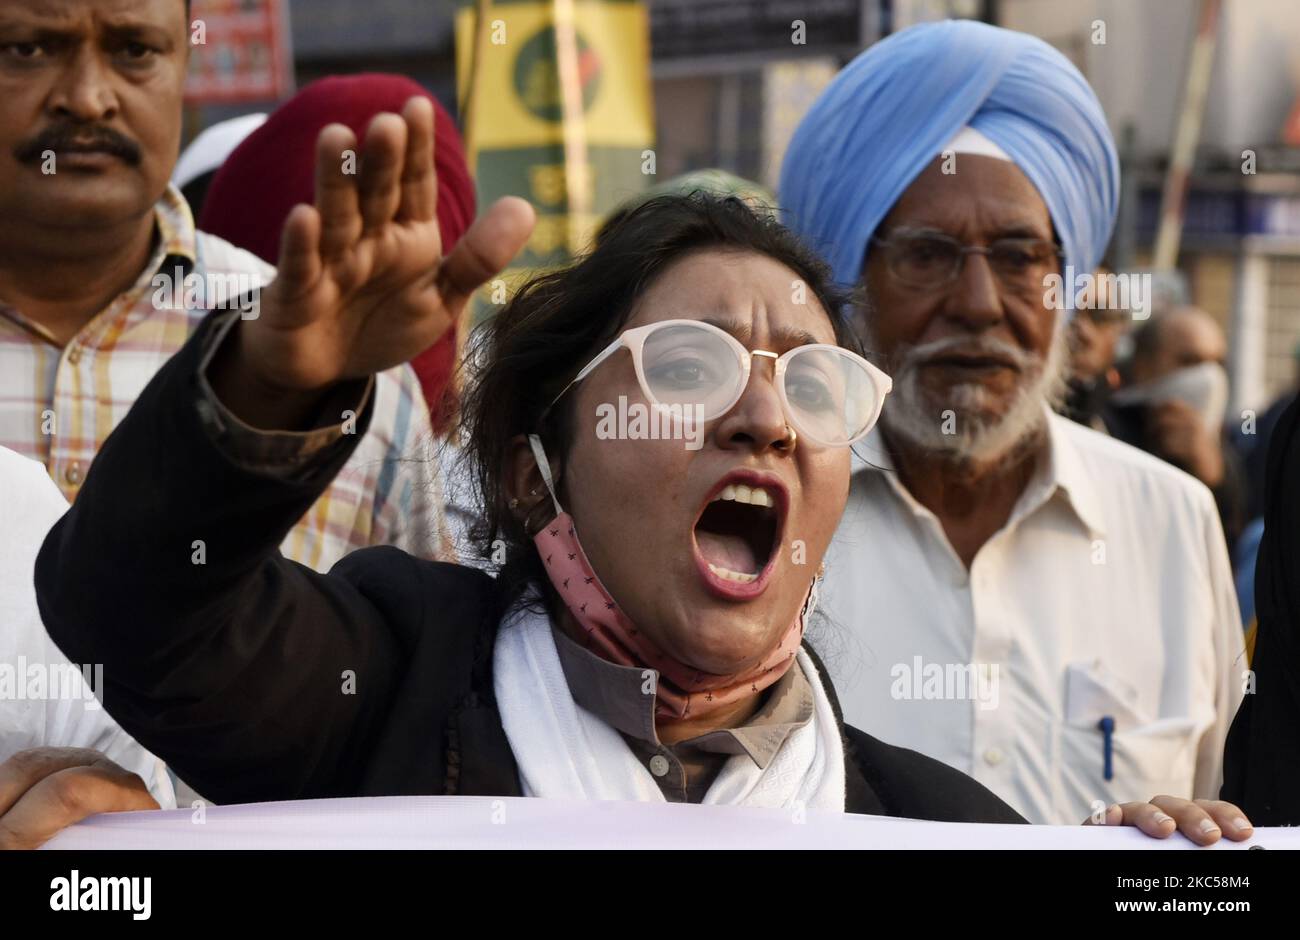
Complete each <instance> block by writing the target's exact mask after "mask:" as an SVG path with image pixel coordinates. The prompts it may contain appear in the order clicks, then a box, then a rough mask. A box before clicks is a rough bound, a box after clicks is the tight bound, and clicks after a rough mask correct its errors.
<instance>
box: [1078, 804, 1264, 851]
mask: <svg viewBox="0 0 1300 940" xmlns="http://www.w3.org/2000/svg"><path fill="white" fill-rule="evenodd" d="M1083 824H1084V825H1085V826H1135V827H1136V828H1138V829H1141V830H1142V831H1143V832H1145V833H1146V834H1147V835H1149V836H1151V837H1152V838H1153V839H1167V838H1169V837H1170V836H1171V835H1173V834H1174V833H1175V832H1181V833H1182V834H1183V835H1185V836H1186V837H1187V838H1189V839H1191V840H1192V841H1193V842H1195V843H1196V844H1197V845H1212V844H1213V843H1215V842H1218V841H1219V837H1220V836H1227V837H1228V838H1229V839H1231V840H1232V841H1233V842H1244V841H1246V840H1247V839H1249V838H1250V836H1251V834H1252V833H1253V832H1254V831H1255V830H1254V827H1252V826H1251V824H1250V820H1248V819H1247V818H1246V814H1245V813H1243V812H1242V811H1241V810H1240V809H1238V808H1237V807H1236V806H1234V805H1233V804H1232V803H1225V802H1224V801H1223V800H1185V799H1183V798H1181V797H1177V796H1153V797H1151V800H1150V802H1147V803H1114V804H1112V805H1110V806H1108V807H1107V808H1106V812H1105V815H1104V816H1103V817H1102V818H1100V819H1092V818H1089V819H1085V820H1084V822H1083Z"/></svg>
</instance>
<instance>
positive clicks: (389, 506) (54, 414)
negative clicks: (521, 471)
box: [0, 0, 450, 847]
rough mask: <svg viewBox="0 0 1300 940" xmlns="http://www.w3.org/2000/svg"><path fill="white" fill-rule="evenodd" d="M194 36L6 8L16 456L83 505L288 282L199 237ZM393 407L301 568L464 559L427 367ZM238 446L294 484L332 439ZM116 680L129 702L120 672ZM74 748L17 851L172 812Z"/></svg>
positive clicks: (7, 639) (378, 390) (3, 320)
mask: <svg viewBox="0 0 1300 940" xmlns="http://www.w3.org/2000/svg"><path fill="white" fill-rule="evenodd" d="M190 35H191V34H190V25H189V4H188V3H187V2H186V0H41V2H40V3H32V2H31V0H0V446H2V447H5V448H8V449H10V450H12V451H16V452H17V453H18V454H20V455H22V456H24V457H28V458H32V459H34V460H36V461H38V462H39V463H40V464H43V465H44V468H45V471H46V472H48V474H49V476H50V477H51V478H52V479H53V482H54V484H55V485H56V486H57V487H58V488H59V490H60V491H61V492H62V494H63V497H64V498H65V499H67V500H69V501H71V500H74V499H75V498H76V495H77V492H78V491H79V489H80V488H81V484H82V482H83V480H84V479H85V476H86V474H87V472H88V471H89V468H90V466H91V463H92V461H93V459H94V457H95V455H96V453H97V452H98V451H99V449H100V447H101V446H102V445H104V443H105V441H106V439H107V438H108V437H109V435H110V432H111V431H112V430H113V428H114V427H115V426H116V425H117V423H118V422H119V421H120V420H121V419H122V417H123V416H124V415H125V414H126V412H127V410H128V409H129V408H130V406H131V404H132V402H133V401H134V400H135V399H136V397H137V396H138V395H139V393H140V392H141V390H142V389H143V388H144V387H145V386H146V385H147V384H148V382H149V380H150V379H151V378H152V377H153V375H154V373H155V372H157V371H158V369H159V368H160V367H161V366H162V364H163V363H164V362H165V361H166V360H167V359H168V358H169V357H170V356H171V355H172V354H173V353H175V352H176V351H177V350H178V349H180V348H181V346H182V345H183V344H184V342H185V340H186V339H187V338H188V337H189V336H190V335H191V334H192V333H193V332H194V331H195V330H196V329H197V328H198V327H199V325H200V323H201V322H202V321H203V320H204V318H205V317H206V316H207V314H208V312H209V310H211V309H232V308H237V309H239V311H240V316H241V317H242V318H244V319H255V318H256V317H257V314H258V309H259V307H258V304H259V302H260V301H259V300H258V298H259V295H258V293H257V290H258V288H259V287H260V286H262V285H266V284H269V283H270V282H271V281H272V280H273V279H274V277H275V271H274V269H272V268H271V267H270V266H268V265H266V264H264V263H262V262H261V261H260V260H258V259H257V258H255V257H254V256H252V255H251V254H248V253H247V252H244V251H240V250H239V249H236V248H234V247H233V246H231V245H229V244H228V243H226V242H224V241H221V240H220V239H217V238H213V237H211V236H208V235H206V234H204V233H202V232H197V231H196V230H195V226H194V221H193V218H192V216H191V213H190V209H189V207H188V206H187V205H186V203H185V201H184V199H183V198H182V197H181V195H180V193H179V192H178V191H177V190H176V189H174V188H173V187H171V186H169V184H168V179H169V177H170V176H171V172H172V168H173V166H174V164H175V162H176V159H177V154H178V151H179V147H180V139H181V104H182V93H183V86H184V81H185V74H186V67H187V64H188V61H189V45H190ZM355 150H356V154H357V155H358V156H359V155H360V153H361V150H362V147H361V146H357V147H356V148H355ZM339 166H340V171H341V172H340V179H341V180H342V181H343V185H341V186H336V190H337V191H339V192H341V193H343V194H344V196H346V194H347V193H348V192H349V191H351V190H353V189H355V187H356V186H357V182H356V181H357V179H358V177H357V176H356V175H352V176H344V175H342V163H341V162H340V164H339ZM322 172H324V171H322ZM362 172H363V173H364V167H363V168H362ZM335 182H336V184H337V182H338V181H335ZM344 196H341V197H340V198H344ZM329 234H333V233H329ZM367 234H373V233H371V232H370V231H369V230H368V231H367ZM346 407H347V406H346V405H342V406H340V408H341V409H342V408H346ZM374 409H375V410H374V416H373V418H372V420H371V422H370V425H369V429H368V430H367V431H366V432H365V436H364V437H363V438H362V439H361V442H360V444H359V445H358V449H357V451H356V453H355V454H354V455H353V457H352V458H351V459H350V460H349V461H348V464H347V466H346V467H345V468H344V470H343V472H342V474H341V476H340V477H339V478H338V479H337V480H336V481H335V483H334V484H333V485H332V486H331V487H330V489H329V490H328V491H326V493H325V495H324V496H323V497H321V498H320V500H318V501H317V502H316V503H315V504H314V505H313V506H312V507H311V508H310V509H309V510H308V512H307V514H306V515H305V516H304V517H303V519H302V521H301V522H300V523H299V524H298V525H297V526H296V527H295V528H294V529H293V530H292V531H291V532H290V533H289V535H288V537H287V539H286V540H285V542H284V543H283V545H282V551H283V552H284V554H285V556H286V557H289V558H291V559H293V560H295V561H299V562H301V563H303V564H305V565H308V566H311V567H314V568H317V569H321V570H324V569H328V568H329V567H331V566H332V565H333V563H334V562H336V561H337V560H338V559H339V558H341V557H342V556H343V555H344V554H346V553H347V552H348V551H350V550H352V549H354V548H359V547H363V546H366V545H372V544H384V543H388V544H394V545H397V546H400V547H402V548H404V549H406V550H407V551H409V552H412V553H413V554H416V555H421V556H424V557H439V556H446V555H448V554H450V535H449V533H448V530H447V527H446V524H445V521H444V519H443V514H442V509H441V498H440V495H439V493H438V489H437V486H436V485H435V484H436V480H435V479H434V478H432V477H431V475H430V472H429V470H428V467H429V466H430V463H429V462H428V461H422V460H418V459H414V460H412V459H405V458H411V457H418V456H419V455H418V453H417V448H418V446H419V445H420V444H421V443H423V442H424V441H425V440H426V439H427V438H428V437H429V436H430V434H431V428H430V425H429V417H428V408H427V406H426V404H425V402H424V400H423V398H422V396H421V393H420V389H419V384H418V382H417V380H416V378H415V375H414V373H413V372H412V370H411V369H410V368H409V367H402V368H401V369H394V370H390V371H388V372H384V373H381V374H380V375H378V376H377V377H376V382H375V385H374ZM357 417H358V416H356V415H351V414H350V413H348V412H346V411H340V412H339V413H337V414H336V417H335V420H336V421H340V422H341V423H342V426H343V427H344V433H350V432H349V431H348V430H347V428H348V427H349V425H348V422H349V421H350V420H351V421H354V422H355V421H356V419H357ZM214 420H217V421H218V422H219V423H220V422H221V418H220V417H219V416H218V417H216V418H215V419H214ZM352 426H353V427H355V424H354V425H352ZM223 433H226V434H228V435H229V436H230V438H231V439H232V440H235V441H243V442H245V443H248V442H252V443H251V444H250V446H248V447H246V448H244V450H241V454H245V455H247V459H248V461H249V464H248V466H250V467H254V468H256V469H257V470H259V471H261V472H267V473H276V472H283V471H282V470H279V468H282V467H284V466H285V465H286V464H288V463H290V462H291V461H292V458H293V456H294V455H295V454H296V453H299V452H301V451H302V450H303V449H304V448H307V447H310V446H312V444H313V441H314V440H315V438H314V437H313V435H312V434H309V433H308V434H298V435H281V436H279V437H275V438H273V439H269V440H268V439H267V438H266V437H264V436H260V435H256V434H252V433H251V432H250V431H249V430H248V429H247V428H246V427H244V426H242V425H241V424H240V423H238V422H235V421H226V422H225V424H224V425H223ZM259 442H261V443H260V444H259ZM165 447H166V442H160V456H159V459H165ZM11 463H12V464H13V465H14V466H18V465H20V464H21V461H17V459H16V458H15V461H13V462H11ZM5 466H9V464H8V463H7V464H5ZM0 477H4V479H0V486H2V487H3V488H4V489H5V492H6V494H7V496H6V498H8V499H19V498H21V497H20V496H18V495H16V494H17V493H18V492H29V491H30V490H31V487H30V486H26V487H24V488H23V489H22V490H21V491H19V490H17V488H16V486H15V485H12V484H15V483H16V482H18V481H17V478H16V477H14V476H13V474H11V473H9V472H7V471H4V472H0ZM5 480H7V481H8V484H11V485H5ZM54 518H55V517H54V516H48V520H49V521H51V522H52V521H53V519H54ZM236 531H237V529H236V527H235V526H234V525H233V524H232V527H231V529H230V530H229V531H225V532H203V533H199V532H196V533H193V537H192V539H187V540H186V541H185V542H184V543H183V544H178V545H177V552H178V553H183V555H182V557H184V558H187V559H188V562H189V563H191V564H195V565H202V564H205V563H206V555H207V553H208V552H210V551H231V550H234V548H233V547H232V539H234V538H235V535H234V533H235V532H236ZM43 534H44V533H43V532H22V533H20V532H16V531H13V530H7V531H3V532H0V540H19V539H27V540H32V544H31V545H26V544H23V545H18V544H12V545H4V544H0V556H3V557H13V558H18V557H20V556H25V555H34V552H35V548H36V547H38V545H39V540H40V538H41V537H42V536H43ZM140 537H141V538H149V537H150V534H149V533H140ZM66 589H67V590H69V591H76V590H78V587H77V585H75V584H69V585H67V586H66ZM31 594H32V588H31V579H30V577H28V578H27V579H26V581H25V582H24V584H23V586H22V592H21V596H20V597H19V601H20V602H21V603H22V604H23V605H25V607H24V608H23V609H24V610H26V609H30V611H31V613H32V615H33V616H35V602H34V598H33V597H31ZM13 619H14V618H10V620H13ZM22 628H23V624H21V623H17V622H5V621H3V620H0V653H3V651H5V650H12V649H20V650H21V649H26V648H27V646H23V645H21V643H22V642H26V641H25V640H24V639H23V638H24V636H26V634H22V633H21V630H22ZM20 641H21V642H20ZM28 645H30V644H28ZM5 658H6V659H7V658H9V657H8V655H6V656H5ZM0 665H3V664H0ZM9 665H13V664H9ZM106 681H107V683H108V688H109V692H108V694H109V695H110V702H111V690H112V683H113V677H112V676H111V675H110V676H108V677H107V679H106ZM13 707H14V706H13V704H12V703H8V702H0V709H11V708H13ZM106 720H107V719H106ZM177 720H182V719H181V718H180V717H179V716H178V718H177ZM4 726H5V722H4V721H2V720H0V728H3V727H4ZM13 740H18V738H16V737H15V738H13ZM71 743H82V742H81V739H80V738H78V739H77V740H75V741H74V740H72V739H71V738H66V739H60V738H59V736H58V735H50V734H46V735H44V736H43V737H38V738H37V739H33V738H32V737H31V736H30V735H29V736H28V737H26V738H24V739H23V746H24V747H32V746H33V745H35V746H38V747H39V749H38V750H28V751H23V752H21V753H19V754H16V755H14V756H12V757H10V758H9V759H8V760H6V761H4V763H0V847H7V846H13V845H32V844H38V843H39V842H41V841H43V839H44V838H45V837H47V836H48V833H49V832H52V831H54V830H55V829H57V828H59V827H60V826H61V825H66V824H67V823H69V822H71V821H73V820H75V819H77V818H80V817H81V816H84V815H87V814H88V813H91V812H96V811H106V810H112V809H133V808H138V807H139V806H141V805H142V804H143V803H145V802H147V803H149V804H152V799H150V798H148V794H147V793H144V788H143V787H142V786H140V782H139V780H138V779H136V778H135V777H134V776H133V775H132V774H130V773H127V772H126V771H123V770H122V768H120V767H117V766H116V765H115V764H112V763H111V762H109V761H108V760H107V759H105V758H104V757H103V756H102V755H97V754H96V753H95V752H93V751H84V750H73V749H71V748H60V747H58V746H59V745H66V744H71ZM0 753H6V756H8V752H4V751H0ZM33 820H37V821H38V824H37V827H36V828H35V829H33V828H32V822H33Z"/></svg>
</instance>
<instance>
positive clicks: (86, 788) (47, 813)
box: [0, 747, 158, 849]
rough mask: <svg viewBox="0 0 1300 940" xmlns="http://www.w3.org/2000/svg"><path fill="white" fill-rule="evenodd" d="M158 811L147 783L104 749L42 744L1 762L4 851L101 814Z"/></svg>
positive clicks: (0, 833)
mask: <svg viewBox="0 0 1300 940" xmlns="http://www.w3.org/2000/svg"><path fill="white" fill-rule="evenodd" d="M141 809H158V804H157V803H156V802H155V801H154V798H153V797H152V796H150V795H149V790H148V788H147V787H146V786H145V785H144V781H143V780H141V779H140V778H139V777H138V776H136V775H135V774H133V773H131V772H130V771H127V770H124V769H123V768H121V767H119V766H118V765H117V764H115V763H113V762H112V761H111V760H109V759H108V758H107V757H105V756H104V755H103V754H101V753H99V751H92V750H89V749H87V748H80V747H38V748H32V749H31V750H27V751H19V752H18V753H17V754H15V755H13V756H12V757H10V758H9V759H8V760H6V761H5V762H4V763H0V849H34V848H38V847H39V846H41V845H43V844H45V842H46V841H47V840H48V839H50V838H51V837H52V836H53V835H54V834H55V833H57V832H58V831H59V830H61V829H64V828H66V827H67V826H71V825H72V824H73V823H78V822H81V821H82V820H83V819H85V818H86V817H87V816H94V815H95V814H96V813H124V812H130V811H131V810H141Z"/></svg>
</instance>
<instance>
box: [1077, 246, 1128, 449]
mask: <svg viewBox="0 0 1300 940" xmlns="http://www.w3.org/2000/svg"><path fill="white" fill-rule="evenodd" d="M1108 273H1109V272H1107V271H1106V269H1105V268H1098V269H1097V274H1096V277H1097V283H1098V284H1099V285H1101V284H1105V283H1106V280H1105V278H1106V276H1107V275H1108ZM1128 322H1129V311H1128V310H1125V309H1124V308H1122V307H1118V306H1116V305H1115V304H1114V303H1113V302H1112V301H1111V298H1109V297H1103V298H1102V299H1101V302H1100V303H1098V304H1097V305H1096V306H1094V307H1087V308H1084V309H1081V310H1079V311H1077V312H1076V314H1075V316H1074V318H1073V319H1072V320H1071V321H1070V325H1069V328H1068V329H1069V344H1070V367H1069V376H1068V378H1067V379H1066V389H1065V400H1064V402H1063V403H1062V405H1061V408H1060V413H1061V414H1063V415H1065V416H1066V417H1067V418H1069V419H1070V420H1071V421H1078V422H1079V423H1080V424H1083V425H1086V426H1088V427H1090V428H1092V429H1093V430H1094V431H1101V432H1102V433H1106V422H1105V418H1104V412H1105V408H1106V404H1107V402H1108V401H1109V400H1110V396H1111V393H1112V392H1114V391H1115V389H1117V388H1118V387H1119V383H1120V375H1119V370H1118V369H1116V368H1115V359H1116V349H1117V347H1118V346H1119V341H1120V338H1121V337H1122V336H1123V335H1124V331H1125V329H1126V327H1127V325H1128Z"/></svg>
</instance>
